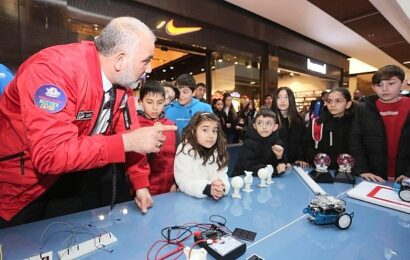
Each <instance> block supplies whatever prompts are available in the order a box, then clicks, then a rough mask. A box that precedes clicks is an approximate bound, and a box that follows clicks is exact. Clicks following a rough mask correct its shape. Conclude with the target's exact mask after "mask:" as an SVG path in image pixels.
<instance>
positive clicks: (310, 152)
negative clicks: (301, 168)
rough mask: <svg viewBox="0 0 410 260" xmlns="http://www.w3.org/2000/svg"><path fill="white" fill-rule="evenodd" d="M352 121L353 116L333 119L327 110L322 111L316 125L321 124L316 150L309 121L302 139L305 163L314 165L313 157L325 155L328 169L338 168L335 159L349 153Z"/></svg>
mask: <svg viewBox="0 0 410 260" xmlns="http://www.w3.org/2000/svg"><path fill="white" fill-rule="evenodd" d="M352 121H353V114H349V115H346V114H345V115H344V116H343V117H333V116H332V115H331V114H330V112H329V111H328V110H327V109H325V110H323V111H322V113H321V114H320V117H319V118H318V119H317V122H318V123H320V124H323V134H322V140H321V141H320V142H319V144H318V148H317V149H316V148H315V142H314V140H313V137H312V121H310V122H309V126H308V128H307V130H306V132H305V135H304V137H303V144H304V146H303V147H304V154H305V156H306V161H307V162H309V163H310V164H311V165H314V164H313V159H314V157H315V155H316V154H317V153H325V154H327V155H329V156H330V159H331V163H330V166H329V169H332V170H336V169H337V168H338V165H337V157H338V156H339V155H340V154H342V153H348V152H349V134H350V128H351V125H352ZM331 133H332V136H331Z"/></svg>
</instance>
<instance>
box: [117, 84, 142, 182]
mask: <svg viewBox="0 0 410 260" xmlns="http://www.w3.org/2000/svg"><path fill="white" fill-rule="evenodd" d="M126 95H127V97H128V98H127V105H128V106H127V108H125V109H128V112H129V115H130V119H131V120H130V129H129V130H127V129H126V123H125V118H124V113H126V111H125V110H124V111H123V113H122V114H121V116H120V118H119V121H118V123H117V125H116V131H117V132H125V131H131V130H134V129H137V128H139V127H140V124H139V121H138V116H137V112H136V108H135V99H134V97H133V96H132V92H131V91H128V93H127V94H126ZM125 167H126V172H127V174H128V177H129V179H130V183H131V185H132V188H133V189H134V190H137V189H141V188H146V187H149V173H150V167H149V164H148V159H147V156H146V155H143V154H138V153H135V152H128V153H127V154H126V164H125Z"/></svg>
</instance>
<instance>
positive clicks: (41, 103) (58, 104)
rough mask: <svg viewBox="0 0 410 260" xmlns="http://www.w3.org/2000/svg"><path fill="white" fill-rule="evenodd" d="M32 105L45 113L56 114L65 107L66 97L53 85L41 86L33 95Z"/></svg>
mask: <svg viewBox="0 0 410 260" xmlns="http://www.w3.org/2000/svg"><path fill="white" fill-rule="evenodd" d="M34 104H35V105H36V106H37V107H39V108H41V109H44V110H46V111H47V112H50V113H57V112H60V111H61V110H63V108H64V107H65V106H66V105H67V96H66V94H65V93H64V91H63V90H62V89H61V88H59V87H57V86H55V85H42V86H40V87H39V88H38V89H37V90H36V93H35V94H34Z"/></svg>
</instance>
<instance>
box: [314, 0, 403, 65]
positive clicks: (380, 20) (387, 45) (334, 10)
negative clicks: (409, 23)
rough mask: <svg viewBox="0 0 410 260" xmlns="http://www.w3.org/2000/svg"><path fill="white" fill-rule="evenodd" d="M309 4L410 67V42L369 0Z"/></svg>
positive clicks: (315, 1) (342, 0)
mask: <svg viewBox="0 0 410 260" xmlns="http://www.w3.org/2000/svg"><path fill="white" fill-rule="evenodd" d="M308 1H309V2H311V3H312V4H314V5H315V6H317V7H319V8H320V9H322V10H323V11H325V12H326V13H328V14H329V15H330V16H332V17H333V18H335V19H336V20H338V21H339V22H341V23H342V24H344V25H345V26H347V27H349V28H350V29H351V30H353V31H354V32H356V33H357V34H359V35H360V36H362V37H363V38H364V39H366V40H367V41H369V42H371V43H372V44H373V45H375V46H376V47H377V48H379V49H380V50H382V51H383V52H385V53H386V54H388V55H389V56H391V57H392V58H394V59H395V60H397V61H398V62H400V63H401V64H404V63H405V62H406V61H408V63H406V64H404V65H405V66H407V68H410V43H409V42H407V41H406V39H404V37H403V36H402V35H401V34H400V33H399V32H398V31H397V30H396V29H395V28H394V27H393V25H391V24H390V22H389V21H388V20H387V19H386V18H385V17H384V16H383V14H381V13H380V12H379V11H378V10H377V9H376V7H374V6H373V4H372V3H370V1H369V0H338V1H328V0H308ZM397 15H400V14H397ZM408 30H410V28H408Z"/></svg>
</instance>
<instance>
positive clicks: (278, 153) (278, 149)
mask: <svg viewBox="0 0 410 260" xmlns="http://www.w3.org/2000/svg"><path fill="white" fill-rule="evenodd" d="M283 150H284V149H283V147H282V146H280V145H278V144H275V145H274V146H272V151H273V153H274V154H275V155H276V158H277V159H278V160H280V159H282V157H283Z"/></svg>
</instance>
